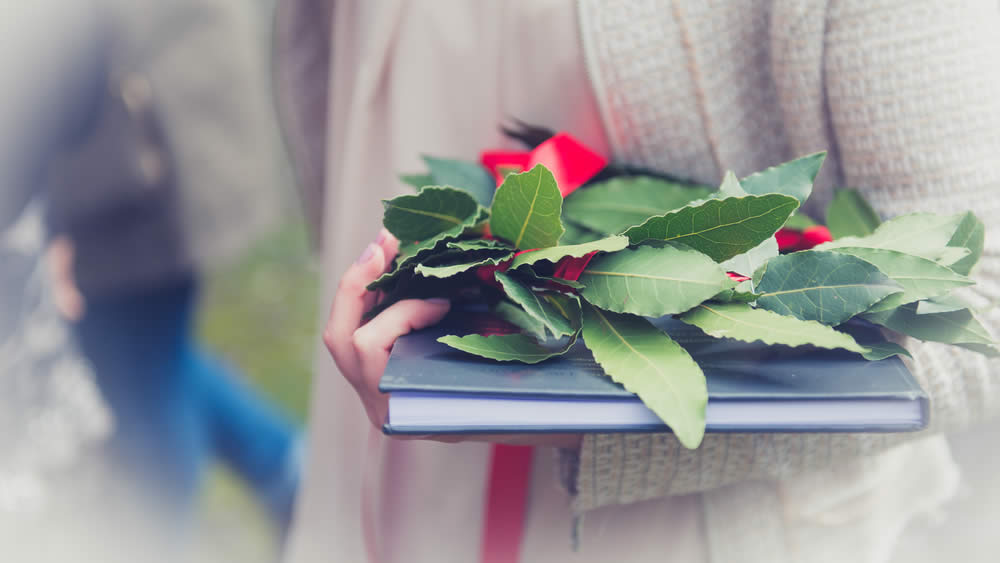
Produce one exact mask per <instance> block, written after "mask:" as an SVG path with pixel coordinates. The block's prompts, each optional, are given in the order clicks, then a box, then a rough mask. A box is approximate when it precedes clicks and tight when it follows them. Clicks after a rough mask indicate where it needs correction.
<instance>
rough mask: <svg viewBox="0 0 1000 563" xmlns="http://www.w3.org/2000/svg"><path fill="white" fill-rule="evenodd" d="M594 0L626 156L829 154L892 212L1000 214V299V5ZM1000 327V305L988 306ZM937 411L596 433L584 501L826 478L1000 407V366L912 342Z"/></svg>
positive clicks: (593, 60) (594, 54)
mask: <svg viewBox="0 0 1000 563" xmlns="http://www.w3.org/2000/svg"><path fill="white" fill-rule="evenodd" d="M670 4H671V5H670V6H669V7H665V6H664V3H663V2H658V1H655V0H645V1H639V2H636V1H630V2H605V1H599V0H585V1H583V2H581V5H580V10H581V14H580V17H581V23H582V27H583V33H582V36H583V37H584V41H585V42H587V45H586V49H587V54H588V65H589V68H590V71H591V73H592V75H593V76H594V83H595V88H596V90H597V93H598V96H599V98H600V100H601V102H602V104H603V108H602V109H603V112H604V117H605V120H606V125H607V128H608V134H609V137H610V139H611V140H612V146H613V147H614V151H615V157H616V158H617V159H618V160H621V161H625V162H629V163H632V164H638V165H643V166H649V167H652V168H656V169H659V170H664V171H669V172H671V173H674V174H678V175H681V176H688V177H690V178H692V179H695V180H699V181H702V182H706V183H710V184H711V183H713V182H718V181H719V180H721V176H722V174H723V172H725V170H727V169H731V170H734V171H735V172H736V173H737V174H738V175H744V174H747V173H749V172H752V171H754V170H759V169H763V168H765V167H767V166H770V165H774V164H777V163H779V162H782V161H785V160H788V159H790V158H793V157H794V156H797V155H802V154H806V153H810V152H814V151H817V150H829V151H830V152H829V156H828V158H827V162H826V164H825V166H824V172H823V174H822V175H821V177H820V179H819V181H818V182H817V186H816V189H815V192H814V198H813V199H814V201H813V202H812V207H810V208H809V209H810V210H811V211H813V212H815V211H816V210H817V209H821V208H823V207H825V205H826V203H827V202H828V201H829V200H830V198H831V197H832V186H834V185H843V186H851V187H856V188H858V189H860V190H861V191H862V192H863V193H864V195H865V197H867V198H868V200H869V201H870V202H871V203H872V205H873V206H874V208H875V209H876V210H877V211H878V212H879V213H880V214H882V215H883V216H885V217H889V216H895V215H899V214H903V213H909V212H914V211H931V212H935V213H950V212H957V211H962V210H968V209H972V210H974V211H975V212H976V213H977V214H978V215H979V217H980V218H981V219H982V220H984V221H985V222H986V224H987V239H986V248H987V251H986V252H985V254H984V256H983V258H982V260H981V262H980V265H979V267H978V269H977V270H976V271H975V272H974V277H975V278H976V280H977V282H978V285H977V286H976V291H975V295H973V298H974V300H975V301H976V302H977V304H979V305H985V304H989V303H991V302H996V300H997V299H998V298H1000V259H998V258H1000V254H998V252H1000V229H998V228H996V227H997V223H998V221H1000V219H998V217H1000V198H998V197H997V195H998V192H997V188H998V187H1000V158H997V155H1000V34H998V33H997V32H996V30H997V29H1000V14H998V7H997V3H996V2H995V1H994V0H988V1H987V0H982V1H973V0H954V1H946V0H921V1H910V0H874V1H872V0H830V1H829V2H827V1H825V0H752V1H746V2H729V3H722V2H702V1H682V0H677V1H675V2H672V3H670ZM982 320H983V322H984V323H985V324H986V325H987V327H988V328H989V329H990V330H991V331H993V332H994V333H995V332H996V330H995V328H996V326H997V325H998V323H1000V313H998V312H996V311H995V310H993V311H991V312H989V313H986V314H984V315H983V316H982ZM910 350H911V351H912V352H913V354H914V358H915V362H914V363H913V364H912V365H911V367H912V368H913V370H914V373H915V375H916V377H917V378H918V380H919V381H920V383H921V385H922V386H923V387H924V389H925V390H926V391H927V392H928V393H929V395H930V397H931V404H932V418H931V420H932V422H931V428H930V429H929V430H928V431H925V432H921V433H915V434H795V435H783V434H757V435H740V434H730V435H709V436H706V438H705V440H704V442H703V444H702V446H701V447H700V448H699V449H697V450H687V449H684V448H682V447H680V445H679V444H678V442H677V441H676V439H675V438H674V437H673V436H672V435H655V434H653V435H590V436H587V437H586V438H585V439H584V443H583V447H582V448H581V450H580V453H579V459H578V460H573V459H572V458H571V456H564V459H565V458H567V457H569V458H570V459H569V460H568V463H569V464H570V465H572V464H573V462H574V461H578V464H579V466H578V471H577V472H576V475H577V477H576V483H575V485H576V490H577V496H576V497H575V507H576V509H577V510H580V511H583V510H589V509H592V508H596V507H599V506H603V505H608V504H618V503H631V502H636V501H640V500H644V499H650V498H655V497H659V496H664V495H679V494H686V493H691V492H697V491H707V490H711V489H716V488H719V487H723V486H726V485H730V484H734V483H740V482H745V481H753V480H778V479H783V478H787V477H791V476H795V475H800V474H803V473H805V472H810V471H815V470H821V469H824V468H828V467H831V466H834V465H836V464H838V463H842V462H845V461H847V460H851V459H856V458H858V457H859V456H866V455H872V454H876V453H879V452H883V451H885V450H886V449H888V448H890V447H891V446H893V445H896V444H900V443H902V442H904V441H909V440H914V439H917V438H920V437H924V436H927V435H928V434H929V433H933V432H939V431H942V430H951V429H958V428H962V427H965V426H968V425H969V424H971V423H974V422H977V421H981V420H983V419H985V418H987V417H988V416H991V415H993V414H995V413H996V412H997V410H998V404H1000V370H998V369H997V367H998V365H997V362H996V361H991V360H987V359H985V358H983V357H982V356H979V355H977V354H974V353H971V352H967V351H964V350H960V349H956V348H953V347H950V346H944V345H934V344H919V343H916V342H911V343H910Z"/></svg>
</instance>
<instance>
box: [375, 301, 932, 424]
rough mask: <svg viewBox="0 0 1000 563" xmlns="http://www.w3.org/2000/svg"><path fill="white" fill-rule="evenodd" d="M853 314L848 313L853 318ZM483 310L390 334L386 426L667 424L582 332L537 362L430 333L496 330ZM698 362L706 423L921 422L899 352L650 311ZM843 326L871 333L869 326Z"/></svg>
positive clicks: (862, 337)
mask: <svg viewBox="0 0 1000 563" xmlns="http://www.w3.org/2000/svg"><path fill="white" fill-rule="evenodd" d="M852 322H853V321H852ZM497 323H498V321H497V320H496V319H493V318H491V317H489V316H488V315H485V314H483V313H470V312H457V313H453V314H450V315H449V316H448V317H447V318H446V319H445V321H444V322H442V323H441V324H439V325H437V326H435V327H431V328H428V329H425V330H422V331H418V332H415V333H412V334H408V335H405V336H403V337H401V338H399V339H398V340H397V342H396V344H395V346H394V347H393V350H392V353H391V354H390V357H389V362H388V365H387V366H386V370H385V373H384V374H383V376H382V379H381V382H380V385H379V388H380V390H382V391H383V392H385V393H388V394H389V413H388V419H387V420H386V423H385V426H384V431H385V432H386V433H387V434H461V433H483V434H488V433H504V434H507V433H523V432H553V433H554V432H558V433H566V432H668V431H669V428H668V427H667V426H666V425H665V424H664V423H663V422H662V421H661V420H660V419H659V418H658V417H657V416H656V415H655V414H653V413H652V411H650V410H649V409H648V408H646V407H645V406H644V405H643V404H642V402H641V401H639V399H638V398H637V397H636V396H635V395H634V394H632V393H630V392H628V391H627V390H625V389H624V388H622V386H620V385H618V384H617V383H615V382H613V381H612V380H611V379H610V378H609V377H608V376H606V375H605V374H604V372H603V370H602V369H601V367H600V366H599V365H597V363H596V362H595V361H594V359H593V357H592V356H591V354H590V352H589V351H588V350H587V349H586V348H585V347H584V346H583V345H581V343H579V342H577V343H576V345H575V346H574V347H573V348H571V349H570V351H569V352H567V353H566V354H565V355H563V356H560V357H556V358H553V359H551V360H547V361H544V362H541V363H538V364H533V365H528V364H522V363H519V362H497V361H492V360H486V359H482V358H479V357H476V356H471V355H468V354H465V353H463V352H460V351H458V350H455V349H452V348H449V347H448V346H446V345H444V344H441V343H439V342H437V339H438V338H439V337H440V336H443V335H445V334H469V333H472V332H478V333H481V334H488V333H495V332H497V326H498V324H497ZM654 324H656V325H657V326H658V327H659V328H661V329H663V330H664V331H666V332H667V334H669V335H670V336H671V337H672V338H673V339H674V340H676V341H677V342H678V343H679V344H681V345H682V346H683V347H684V348H685V349H686V350H687V351H688V352H689V353H690V354H691V355H692V356H693V357H694V358H695V360H697V361H698V363H699V364H700V365H701V366H702V369H703V370H704V372H705V376H706V379H707V382H708V395H709V399H708V405H707V407H706V414H705V416H706V431H707V432H710V433H711V432H906V431H916V430H920V429H922V428H925V427H926V426H927V422H928V418H929V403H928V399H927V395H926V393H925V392H924V391H923V390H922V389H921V388H920V385H919V384H918V383H917V381H916V379H914V377H913V375H912V374H911V373H910V372H909V370H907V368H906V366H905V365H904V364H903V362H902V361H900V359H899V358H898V357H895V356H894V357H890V358H887V359H884V360H880V361H868V360H865V359H864V358H862V357H861V356H859V355H857V354H852V353H850V352H846V351H842V350H823V349H818V348H813V347H797V348H791V347H786V346H779V345H765V344H763V343H760V342H756V343H746V342H739V341H735V340H728V339H717V338H711V337H709V336H707V335H705V334H704V333H702V332H701V331H700V330H699V329H697V328H695V327H692V326H689V325H686V324H684V323H682V322H680V321H677V320H675V319H672V318H670V317H665V318H662V319H656V320H654ZM850 332H852V334H853V335H854V336H855V338H856V339H858V341H859V342H861V343H864V342H865V341H873V340H875V339H878V338H880V337H879V336H878V333H877V330H876V329H875V328H874V327H873V326H871V325H868V326H865V325H863V324H857V325H855V326H852V327H851V329H850Z"/></svg>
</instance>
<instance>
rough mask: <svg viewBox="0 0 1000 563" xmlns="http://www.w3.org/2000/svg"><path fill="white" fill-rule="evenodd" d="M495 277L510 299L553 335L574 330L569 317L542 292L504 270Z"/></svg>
mask: <svg viewBox="0 0 1000 563" xmlns="http://www.w3.org/2000/svg"><path fill="white" fill-rule="evenodd" d="M496 279H497V281H499V282H500V285H501V286H503V290H504V292H505V293H506V294H507V297H508V298H510V300H511V301H513V302H514V303H517V304H518V305H520V306H521V307H523V308H524V310H525V311H527V313H528V314H529V315H531V316H532V317H534V318H535V319H536V320H538V322H540V323H542V324H543V325H545V328H547V329H548V330H549V331H550V332H551V333H552V334H553V335H554V336H556V337H559V336H564V335H567V334H572V333H573V332H575V331H576V329H575V328H574V327H573V326H572V323H571V322H570V319H568V318H566V317H564V316H563V315H562V313H561V312H560V310H559V308H558V307H556V306H555V305H553V304H552V303H551V302H550V301H548V300H547V299H545V296H544V292H542V291H535V290H533V289H531V288H530V287H528V286H527V285H525V284H523V283H521V282H520V281H519V280H517V279H515V278H513V277H511V276H510V275H509V274H507V273H506V272H497V273H496Z"/></svg>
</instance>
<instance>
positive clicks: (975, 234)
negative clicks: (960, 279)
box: [948, 211, 986, 276]
mask: <svg viewBox="0 0 1000 563" xmlns="http://www.w3.org/2000/svg"><path fill="white" fill-rule="evenodd" d="M985 242H986V227H985V226H984V225H983V222H982V221H980V220H979V218H978V217H976V216H975V215H974V214H973V213H972V212H971V211H970V212H968V213H966V214H965V215H963V216H962V221H961V222H960V223H959V224H958V228H956V229H955V234H954V235H952V237H951V240H949V241H948V246H953V247H956V248H965V249H968V250H969V254H968V255H966V256H965V257H964V258H961V259H960V260H958V261H955V262H949V263H948V264H949V265H950V266H951V269H952V270H954V271H956V272H958V273H960V274H964V275H966V276H967V275H969V273H970V272H972V268H973V266H975V265H976V263H977V262H979V257H980V256H982V254H983V246H984V244H985Z"/></svg>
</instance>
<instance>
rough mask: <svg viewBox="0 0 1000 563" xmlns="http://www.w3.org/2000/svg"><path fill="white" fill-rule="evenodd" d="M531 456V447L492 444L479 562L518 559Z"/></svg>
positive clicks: (511, 562)
mask: <svg viewBox="0 0 1000 563" xmlns="http://www.w3.org/2000/svg"><path fill="white" fill-rule="evenodd" d="M533 456H534V448H532V447H531V446H508V445H505V444H494V445H493V448H492V450H491V455H490V475H489V486H488V488H487V490H486V517H485V518H484V521H483V535H482V538H483V539H482V544H481V551H480V555H479V561H480V563H517V562H518V560H519V559H520V558H521V542H522V540H523V538H524V518H525V514H526V511H527V507H528V486H529V485H530V484H531V462H532V457H533Z"/></svg>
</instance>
